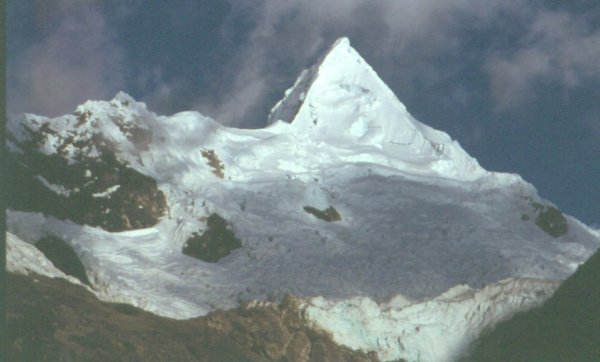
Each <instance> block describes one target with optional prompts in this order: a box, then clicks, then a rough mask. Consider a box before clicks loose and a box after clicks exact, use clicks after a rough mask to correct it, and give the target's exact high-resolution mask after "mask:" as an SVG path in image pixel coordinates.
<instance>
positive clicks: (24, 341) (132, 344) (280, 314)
mask: <svg viewBox="0 0 600 362" xmlns="http://www.w3.org/2000/svg"><path fill="white" fill-rule="evenodd" d="M7 292H8V293H7V295H8V309H7V312H8V313H7V324H8V325H7V327H8V328H7V336H6V337H7V339H6V341H7V347H8V348H7V355H6V357H7V360H9V361H21V360H27V361H150V360H152V361H211V362H213V361H377V358H376V357H375V356H368V355H366V354H364V353H362V352H355V351H352V350H350V349H349V348H346V347H341V346H338V345H336V344H335V343H333V342H332V340H331V338H330V337H329V336H328V335H327V334H325V333H323V332H319V331H315V330H313V329H310V328H307V327H306V326H305V325H304V324H303V322H302V317H301V315H300V314H299V312H298V310H297V309H296V306H295V303H294V300H293V299H291V298H288V299H286V300H285V301H284V302H283V303H282V304H281V305H279V306H275V305H272V304H264V305H258V306H246V307H242V308H238V309H236V310H232V311H226V312H223V311H219V312H216V313H213V314H210V315H208V316H207V317H204V318H198V319H192V320H184V321H181V320H179V321H178V320H172V319H168V318H162V317H158V316H155V315H153V314H150V313H147V312H144V311H141V310H139V309H136V308H134V307H132V306H129V305H126V304H111V303H104V302H101V301H99V300H97V299H96V298H95V297H94V296H93V295H92V294H90V293H89V292H87V291H85V290H84V289H83V288H81V287H78V286H75V285H72V284H70V283H68V282H66V281H64V280H61V279H49V278H46V277H42V276H37V275H35V276H17V275H14V274H8V291H7Z"/></svg>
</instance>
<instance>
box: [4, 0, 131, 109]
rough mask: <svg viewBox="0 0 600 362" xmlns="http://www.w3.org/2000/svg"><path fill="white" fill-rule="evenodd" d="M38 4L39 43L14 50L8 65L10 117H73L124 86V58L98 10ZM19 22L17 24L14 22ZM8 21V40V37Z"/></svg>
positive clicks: (67, 4) (34, 41) (68, 3)
mask: <svg viewBox="0 0 600 362" xmlns="http://www.w3.org/2000/svg"><path fill="white" fill-rule="evenodd" d="M52 5H53V6H47V5H44V2H37V3H36V7H35V11H34V14H33V16H35V17H36V19H35V20H36V21H35V25H34V26H35V29H34V31H35V32H37V33H38V34H39V35H38V39H31V40H30V45H29V46H27V47H25V48H24V49H16V47H13V48H12V49H11V53H10V54H9V56H8V60H7V83H8V92H7V96H8V99H7V100H8V108H9V109H8V111H9V113H10V114H14V113H20V112H34V113H40V114H44V115H48V116H57V115H61V114H65V113H71V112H72V111H73V110H74V108H75V107H76V106H77V105H78V104H80V103H82V102H84V101H86V100H88V99H107V98H112V96H113V95H114V94H115V93H116V92H117V91H119V90H120V89H121V88H123V87H124V86H125V77H124V69H123V60H124V52H123V49H121V48H120V46H119V44H118V43H117V41H116V38H115V35H114V34H113V33H112V32H111V30H110V29H109V27H108V25H107V22H106V19H105V17H104V15H103V13H102V11H101V9H100V8H99V7H96V6H91V5H90V4H85V2H79V3H77V2H73V1H60V2H53V3H52ZM14 22H17V20H14ZM10 25H11V22H10V19H9V36H10V31H11V30H10V29H11V28H10Z"/></svg>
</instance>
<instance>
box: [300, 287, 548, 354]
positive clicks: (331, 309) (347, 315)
mask: <svg viewBox="0 0 600 362" xmlns="http://www.w3.org/2000/svg"><path fill="white" fill-rule="evenodd" d="M558 284H559V283H558V282H553V281H546V280H539V279H519V280H514V279H506V280H502V281H500V282H498V283H493V284H490V285H488V286H486V287H485V288H483V289H481V290H477V291H475V290H473V289H471V288H469V287H467V286H464V285H461V286H456V287H454V288H452V289H450V290H449V291H447V292H446V293H444V294H442V295H440V296H438V297H436V298H434V299H431V300H426V301H423V302H421V303H410V302H407V301H406V300H405V299H404V298H402V297H401V296H398V297H395V298H394V299H392V300H391V301H389V302H386V303H380V304H378V303H376V302H375V301H373V300H371V299H369V298H365V297H356V298H351V299H349V300H342V301H329V300H326V299H324V298H321V297H318V298H313V299H311V300H308V301H306V302H305V303H304V304H303V308H304V311H305V313H306V314H307V317H308V319H309V320H310V321H312V322H313V323H314V324H315V325H316V326H317V327H319V328H323V329H324V330H326V331H328V332H330V333H331V334H332V336H333V338H334V340H335V341H336V342H338V343H340V344H342V345H345V346H348V347H350V348H353V349H360V350H363V351H376V352H377V354H378V357H379V358H380V359H381V360H383V361H398V360H402V359H404V360H407V361H422V362H439V361H457V360H459V359H460V358H462V357H465V353H466V352H467V351H468V347H469V344H470V343H471V342H473V341H474V340H475V339H476V338H477V337H478V336H479V335H480V333H481V332H482V331H483V330H484V329H486V328H489V327H491V326H493V325H495V324H496V323H497V322H498V321H500V320H503V319H505V318H508V317H510V316H511V315H512V314H514V313H515V311H524V310H527V309H529V308H532V307H535V306H538V305H540V304H541V303H542V302H544V301H545V300H546V299H547V298H549V297H550V296H551V295H552V293H553V292H554V291H555V290H556V288H557V287H558Z"/></svg>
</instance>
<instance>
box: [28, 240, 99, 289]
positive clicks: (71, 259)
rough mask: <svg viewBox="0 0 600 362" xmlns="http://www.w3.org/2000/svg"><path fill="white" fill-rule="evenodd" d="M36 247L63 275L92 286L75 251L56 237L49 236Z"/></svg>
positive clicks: (36, 244) (39, 241)
mask: <svg viewBox="0 0 600 362" xmlns="http://www.w3.org/2000/svg"><path fill="white" fill-rule="evenodd" d="M35 247H36V248H37V249H38V250H39V251H41V252H42V253H44V255H45V256H46V258H48V260H50V261H51V262H52V264H53V265H54V266H55V267H56V268H57V269H59V270H61V271H62V272H63V273H65V274H67V275H70V276H73V277H75V278H77V279H79V281H81V282H82V283H84V284H87V285H90V281H89V280H88V277H87V274H86V273H85V267H84V266H83V264H82V263H81V260H79V257H78V256H77V254H76V253H75V251H73V249H72V248H71V247H70V246H69V245H67V243H65V242H64V240H61V239H59V238H58V237H56V236H53V235H49V236H46V237H43V238H41V239H40V240H38V242H37V243H35Z"/></svg>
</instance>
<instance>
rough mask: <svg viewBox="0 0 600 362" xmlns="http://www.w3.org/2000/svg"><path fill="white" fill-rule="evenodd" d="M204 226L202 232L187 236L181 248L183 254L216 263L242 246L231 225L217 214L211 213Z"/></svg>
mask: <svg viewBox="0 0 600 362" xmlns="http://www.w3.org/2000/svg"><path fill="white" fill-rule="evenodd" d="M206 226H207V230H206V231H204V232H203V233H202V234H200V233H193V234H192V235H191V236H190V237H189V238H188V240H187V241H186V243H185V245H184V246H183V250H182V252H183V253H184V254H185V255H188V256H191V257H194V258H197V259H200V260H203V261H207V262H210V263H216V262H217V261H219V259H221V258H223V257H225V256H227V255H229V254H230V253H231V251H233V250H235V249H238V248H241V247H242V243H241V241H240V240H239V239H238V238H237V237H236V236H235V234H234V233H233V230H232V229H231V225H230V224H229V223H228V222H227V220H225V219H223V217H221V216H220V215H219V214H216V213H214V214H211V215H210V216H209V217H208V219H207V221H206Z"/></svg>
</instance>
